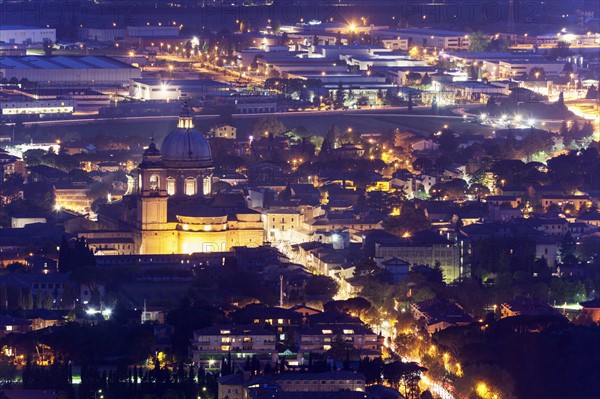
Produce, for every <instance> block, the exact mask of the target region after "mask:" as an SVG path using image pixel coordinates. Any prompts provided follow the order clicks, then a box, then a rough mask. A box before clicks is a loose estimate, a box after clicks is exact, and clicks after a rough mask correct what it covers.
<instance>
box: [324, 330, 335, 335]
mask: <svg viewBox="0 0 600 399" xmlns="http://www.w3.org/2000/svg"><path fill="white" fill-rule="evenodd" d="M322 332H323V334H333V331H332V330H322Z"/></svg>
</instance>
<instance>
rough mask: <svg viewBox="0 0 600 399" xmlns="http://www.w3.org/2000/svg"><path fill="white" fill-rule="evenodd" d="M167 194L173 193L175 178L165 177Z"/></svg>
mask: <svg viewBox="0 0 600 399" xmlns="http://www.w3.org/2000/svg"><path fill="white" fill-rule="evenodd" d="M167 194H169V195H175V178H174V177H167Z"/></svg>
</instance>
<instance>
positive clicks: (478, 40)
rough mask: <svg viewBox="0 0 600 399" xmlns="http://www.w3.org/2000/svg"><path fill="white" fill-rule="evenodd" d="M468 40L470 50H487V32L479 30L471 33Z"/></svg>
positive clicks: (488, 37)
mask: <svg viewBox="0 0 600 399" xmlns="http://www.w3.org/2000/svg"><path fill="white" fill-rule="evenodd" d="M470 41H471V44H470V45H469V51H470V52H483V51H487V50H488V46H489V45H490V41H491V39H490V36H489V35H488V34H486V33H484V32H481V31H479V32H474V33H472V34H471V36H470Z"/></svg>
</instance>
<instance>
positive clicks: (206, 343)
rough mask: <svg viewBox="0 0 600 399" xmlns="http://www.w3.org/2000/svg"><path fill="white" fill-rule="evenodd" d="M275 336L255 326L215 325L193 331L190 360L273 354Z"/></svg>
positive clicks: (198, 361) (198, 360) (197, 361)
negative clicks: (229, 354) (230, 355)
mask: <svg viewBox="0 0 600 399" xmlns="http://www.w3.org/2000/svg"><path fill="white" fill-rule="evenodd" d="M275 344H276V342H275V334H274V333H273V332H271V331H268V330H266V329H264V328H262V327H259V326H257V325H250V324H248V325H215V326H211V327H206V328H202V329H200V330H196V331H194V336H193V339H192V358H193V360H194V361H195V362H196V363H200V361H201V359H202V357H204V356H207V355H226V354H228V353H231V354H235V355H236V356H238V357H239V356H248V355H253V354H272V353H275V351H276V349H275Z"/></svg>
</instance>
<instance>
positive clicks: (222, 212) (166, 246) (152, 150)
mask: <svg viewBox="0 0 600 399" xmlns="http://www.w3.org/2000/svg"><path fill="white" fill-rule="evenodd" d="M213 170H214V167H213V159H212V154H211V149H210V144H209V143H208V141H207V140H206V138H205V137H204V136H203V135H202V133H200V132H199V131H198V130H196V129H195V128H194V124H193V121H192V116H191V113H190V111H189V109H188V108H187V107H184V109H183V111H182V113H181V116H180V117H179V122H178V124H177V128H176V129H175V130H173V131H172V132H171V133H169V134H168V135H167V136H166V137H165V139H164V140H163V142H162V144H161V146H160V148H158V147H157V146H156V144H155V143H154V141H153V140H152V141H151V142H150V145H149V146H148V148H147V149H146V150H145V152H144V154H143V159H142V162H141V163H140V164H139V166H138V170H137V172H138V173H137V179H138V180H137V183H136V186H137V187H136V190H135V191H134V192H135V194H133V195H130V196H126V197H124V199H123V201H121V202H119V203H115V204H111V205H108V206H106V207H104V209H103V210H101V211H100V212H99V217H98V222H99V223H100V224H101V226H102V227H101V228H102V229H105V230H104V231H106V229H108V230H114V231H117V230H118V231H127V232H130V233H131V236H130V237H131V240H132V245H133V248H132V251H131V253H136V254H191V253H195V252H220V251H228V250H230V249H231V248H233V247H235V246H258V245H262V244H263V241H264V227H263V222H262V219H261V214H260V212H256V211H254V210H251V209H249V208H248V207H247V206H246V203H245V200H244V197H243V196H242V195H241V194H222V193H219V194H214V193H213V192H212V184H211V183H212V174H213ZM91 235H95V234H91ZM96 236H97V234H96Z"/></svg>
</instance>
